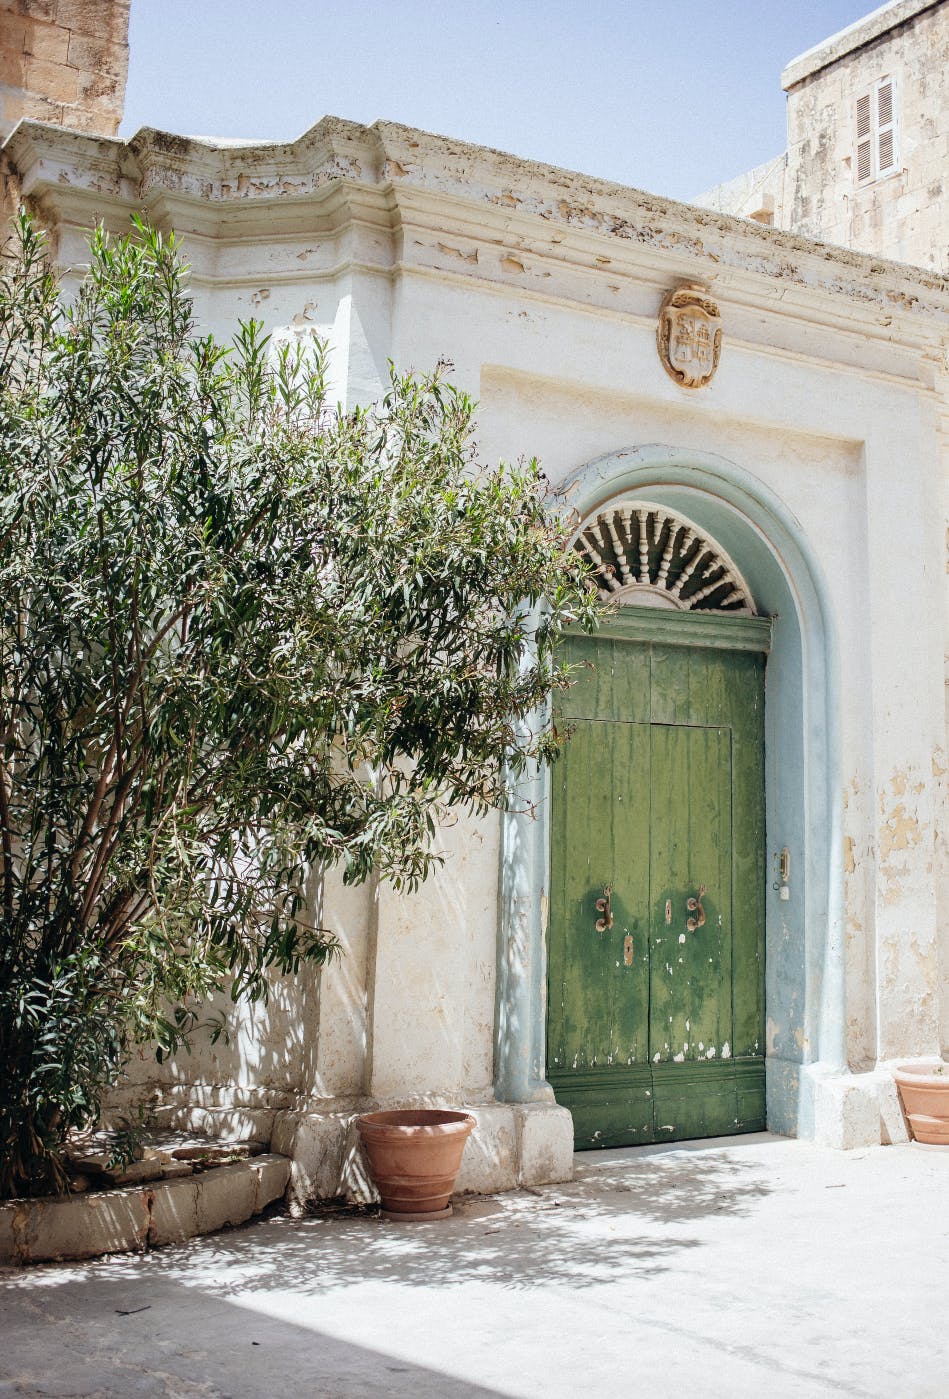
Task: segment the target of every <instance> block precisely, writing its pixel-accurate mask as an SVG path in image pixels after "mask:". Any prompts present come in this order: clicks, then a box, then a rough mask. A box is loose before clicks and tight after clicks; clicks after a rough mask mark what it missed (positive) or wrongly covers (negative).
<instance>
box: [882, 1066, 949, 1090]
mask: <svg viewBox="0 0 949 1399" xmlns="http://www.w3.org/2000/svg"><path fill="white" fill-rule="evenodd" d="M893 1077H894V1078H895V1079H896V1081H897V1083H899V1082H900V1080H901V1079H905V1080H907V1082H908V1083H912V1084H919V1085H921V1086H926V1087H933V1088H937V1087H941V1088H949V1064H946V1063H942V1062H940V1063H938V1064H935V1063H933V1064H895V1065H894V1066H893Z"/></svg>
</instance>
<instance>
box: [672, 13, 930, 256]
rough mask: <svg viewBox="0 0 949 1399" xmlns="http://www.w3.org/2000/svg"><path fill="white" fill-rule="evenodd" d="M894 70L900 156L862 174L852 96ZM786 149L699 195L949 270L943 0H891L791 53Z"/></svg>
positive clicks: (778, 223) (736, 210)
mask: <svg viewBox="0 0 949 1399" xmlns="http://www.w3.org/2000/svg"><path fill="white" fill-rule="evenodd" d="M882 78H892V79H893V81H894V85H895V86H894V93H895V111H896V142H897V154H898V160H897V166H896V169H895V170H893V171H892V173H890V174H887V175H884V176H882V177H881V178H878V179H874V180H870V181H868V182H866V183H861V182H859V181H858V179H857V169H856V101H857V98H858V96H860V95H861V94H862V93H865V92H867V91H868V90H869V89H870V88H871V87H872V85H873V84H874V83H875V82H877V81H878V80H879V79H882ZM782 85H783V87H784V89H785V91H786V92H787V95H788V103H787V132H788V135H787V139H788V149H787V152H786V154H785V155H784V156H779V157H777V158H776V159H775V160H772V161H769V162H767V163H766V164H764V165H760V166H757V167H756V168H755V169H754V170H749V171H748V172H747V173H746V174H744V175H739V176H738V177H737V178H735V179H733V180H729V181H726V182H725V183H724V184H720V185H716V186H715V187H714V188H713V189H710V190H707V191H706V192H705V193H703V194H700V195H699V196H698V197H697V199H696V201H695V202H696V204H698V205H700V206H701V207H703V208H708V209H715V210H718V211H719V212H721V213H726V214H734V215H737V216H740V217H742V218H752V219H756V220H757V221H758V222H760V223H766V224H771V225H773V226H774V227H775V228H784V229H788V230H790V231H792V232H794V233H800V234H803V235H804V236H805V237H808V238H819V239H821V240H822V241H823V242H826V243H836V244H839V245H840V246H842V247H848V248H855V249H857V250H858V251H860V252H864V253H874V254H877V255H879V256H881V257H886V258H892V259H894V260H895V261H898V262H910V263H915V264H916V265H918V266H920V267H928V268H933V269H935V270H937V271H943V272H945V271H947V270H949V3H947V0H935V2H934V0H893V2H892V3H891V4H890V5H888V6H884V7H882V8H881V9H880V10H875V11H874V12H873V13H872V14H871V15H868V16H867V17H866V19H864V20H861V21H859V22H858V23H857V24H854V25H851V26H850V28H849V29H845V30H842V31H841V33H840V34H836V35H833V36H832V37H831V38H830V39H828V40H826V41H825V42H824V43H823V44H819V45H818V46H817V47H816V48H814V49H811V50H809V51H808V53H806V54H802V55H801V56H800V58H797V59H795V60H794V61H793V62H792V63H790V64H789V65H788V67H787V68H786V70H785V72H784V74H783V75H782Z"/></svg>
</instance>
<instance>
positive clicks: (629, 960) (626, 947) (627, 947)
mask: <svg viewBox="0 0 949 1399" xmlns="http://www.w3.org/2000/svg"><path fill="white" fill-rule="evenodd" d="M623 963H624V965H625V966H627V967H631V966H632V965H633V939H632V938H631V936H630V935H629V933H627V934H626V936H625V937H624V938H623Z"/></svg>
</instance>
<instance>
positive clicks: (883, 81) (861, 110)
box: [856, 78, 898, 184]
mask: <svg viewBox="0 0 949 1399" xmlns="http://www.w3.org/2000/svg"><path fill="white" fill-rule="evenodd" d="M856 138H857V139H856V157H857V159H856V176H857V183H858V184H868V183H869V182H870V181H871V180H878V179H880V177H881V176H883V175H891V174H892V173H893V172H894V171H895V170H896V169H897V158H898V156H897V149H896V94H895V90H894V84H893V79H892V78H880V80H879V81H878V82H875V83H874V84H873V87H872V88H871V89H870V90H869V92H862V93H861V94H860V96H859V97H858V98H857V102H856Z"/></svg>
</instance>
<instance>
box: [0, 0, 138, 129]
mask: <svg viewBox="0 0 949 1399" xmlns="http://www.w3.org/2000/svg"><path fill="white" fill-rule="evenodd" d="M130 3H131V0H0V140H3V138H4V137H6V136H7V135H8V134H9V133H10V132H11V131H12V130H13V128H14V126H16V124H17V122H18V121H20V120H22V118H23V117H31V118H33V119H34V120H36V121H48V122H54V123H55V124H56V125H58V126H68V127H70V128H71V129H72V130H74V131H92V132H95V133H96V134H97V135H100V136H114V135H115V133H116V132H117V131H118V129H119V123H120V121H121V120H122V109H123V105H124V102H125V80H126V76H127V74H128V61H129V46H128V24H129V5H130Z"/></svg>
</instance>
